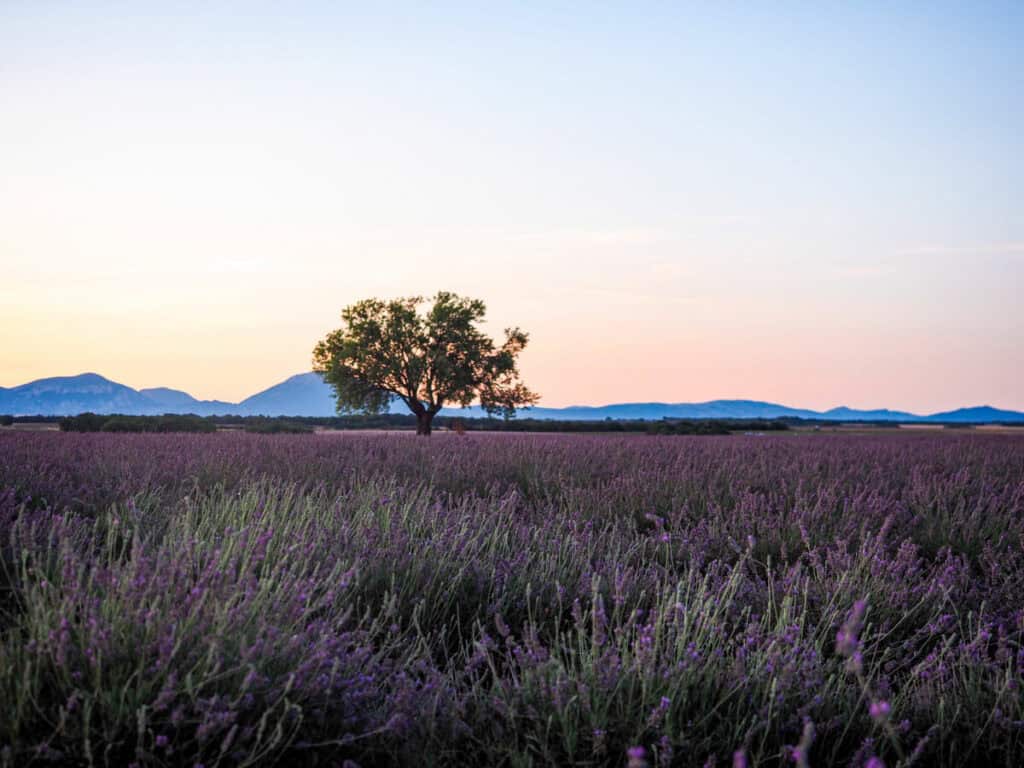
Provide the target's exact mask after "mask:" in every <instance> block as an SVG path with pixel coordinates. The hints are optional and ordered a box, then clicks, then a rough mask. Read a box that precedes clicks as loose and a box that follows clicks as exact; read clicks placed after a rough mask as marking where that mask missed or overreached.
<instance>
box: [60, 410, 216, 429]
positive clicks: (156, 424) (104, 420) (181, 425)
mask: <svg viewBox="0 0 1024 768" xmlns="http://www.w3.org/2000/svg"><path fill="white" fill-rule="evenodd" d="M58 423H59V424H60V431H61V432H216V431H217V424H216V422H214V421H212V420H210V419H204V418H202V417H201V416H194V415H191V414H183V415H179V414H171V413H168V414H165V415H163V416H122V415H117V414H115V415H109V414H98V413H80V414H79V415H78V416H67V417H65V418H63V419H61V420H60V421H59V422H58Z"/></svg>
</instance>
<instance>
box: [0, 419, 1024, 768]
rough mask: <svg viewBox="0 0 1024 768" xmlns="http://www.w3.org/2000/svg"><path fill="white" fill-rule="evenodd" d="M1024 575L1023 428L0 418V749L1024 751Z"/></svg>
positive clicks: (701, 760)
mask: <svg viewBox="0 0 1024 768" xmlns="http://www.w3.org/2000/svg"><path fill="white" fill-rule="evenodd" d="M424 443H428V444H424ZM1022 594H1024V439H1021V438H1018V437H1013V436H1005V435H966V434H960V435H928V436H925V435H902V434H894V435H883V436H878V437H874V436H826V435H806V434H792V435H780V436H775V437H770V438H755V437H749V438H748V437H723V438H673V437H646V436H625V437H609V436H576V435H574V436H558V435H482V434H472V435H465V436H461V437H456V436H454V435H447V436H446V435H439V436H438V439H436V440H434V441H429V442H428V441H416V440H412V439H408V438H407V437H404V436H401V435H388V434H384V435H347V434H346V435H334V436H326V435H294V436H293V435H274V436H261V435H246V434H214V435H112V434H47V433H0V616H2V631H0V711H2V712H3V717H2V718H0V764H2V765H5V766H6V765H10V766H15V765H17V766H20V765H30V764H36V763H38V764H44V763H46V762H50V763H57V764H67V765H132V764H135V765H139V766H179V765H180V766H196V765H202V766H215V765H220V766H237V765H264V764H275V763H277V764H282V765H346V764H347V765H348V766H349V768H351V767H352V766H353V765H361V766H371V765H491V764H493V765H508V766H520V765H522V766H526V765H581V766H582V765H586V766H597V765H601V766H603V765H608V766H625V765H627V764H628V765H636V766H640V765H648V766H704V765H720V766H728V765H734V766H737V765H742V766H758V765H762V766H765V765H787V764H788V765H810V766H825V765H842V766H847V765H853V766H869V765H870V766H872V768H878V767H879V766H883V765H886V766H890V768H891V767H892V766H909V765H922V766H923V765H950V766H952V765H969V764H975V763H982V762H984V763H985V764H988V765H993V766H1000V765H1005V766H1011V765H1016V764H1019V762H1020V761H1021V757H1022V755H1024V693H1022V688H1021V685H1022V683H1024V644H1022V640H1024V607H1022V606H1024V602H1022V600H1021V595H1022Z"/></svg>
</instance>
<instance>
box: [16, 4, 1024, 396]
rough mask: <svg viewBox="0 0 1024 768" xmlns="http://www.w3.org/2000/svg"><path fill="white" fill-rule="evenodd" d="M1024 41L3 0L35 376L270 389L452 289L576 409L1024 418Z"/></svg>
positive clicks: (805, 27) (856, 14)
mask: <svg viewBox="0 0 1024 768" xmlns="http://www.w3.org/2000/svg"><path fill="white" fill-rule="evenodd" d="M212 6H216V8H213V7H212ZM371 6H372V7H374V10H373V11H369V10H368V9H369V8H370V7H371ZM826 6H827V8H826ZM1021 40H1024V3H1020V2H1007V3H1002V4H1000V3H985V2H964V3H960V4H956V5H953V4H946V3H941V2H939V3H935V2H928V3H914V2H908V3H898V4H893V3H877V4H876V3H868V2H863V3H861V2H858V3H845V4H831V3H828V4H826V3H819V2H808V3H776V2H771V3H764V4H756V3H694V4H692V5H689V4H684V3H675V2H665V3H645V2H628V3H627V2H623V3H605V2H587V3H557V2H543V3H515V4H508V5H504V6H500V5H498V4H494V3H444V2H437V3H435V2H431V3H408V4H406V3H388V4H376V3H362V2H360V3H340V2H330V3H328V2H323V3H310V2H301V3H300V2H295V3H291V2H289V3H280V2H277V3H266V4H261V3H256V2H237V3H228V2H224V3H207V2H195V3H178V2H171V1H170V0H164V1H163V2H157V3H143V2H137V1H133V2H84V1H83V2H76V3H60V2H43V1H42V0H4V2H2V3H0V386H12V385H16V384H20V383H23V382H25V381H28V380H30V379H33V378H38V377H42V376H52V375H61V374H72V373H78V372H81V371H87V370H88V371H97V372H99V373H102V374H104V375H106V376H108V377H110V378H113V379H115V380H118V381H121V382H123V383H126V384H129V385H131V386H135V387H145V386H156V385H165V386H172V387H177V388H181V389H185V390H188V391H189V392H191V393H192V394H193V395H195V396H197V397H205V398H220V399H231V400H234V399H239V398H241V397H244V396H246V395H249V394H251V393H253V392H255V391H257V390H259V389H262V388H264V387H266V386H269V385H270V384H273V383H275V382H277V381H280V380H281V379H284V378H285V377H287V376H289V375H291V374H293V373H297V372H300V371H304V370H308V369H309V367H310V353H311V349H312V346H313V344H314V343H315V342H316V341H317V340H318V339H319V338H320V337H322V336H323V335H324V334H325V333H326V332H327V331H328V330H330V329H331V328H334V327H336V326H337V325H338V313H339V311H340V309H341V307H342V306H344V305H346V304H348V303H351V302H353V301H355V300H358V299H360V298H365V297H368V296H397V295H406V294H414V293H424V294H431V293H433V292H434V291H436V290H438V289H445V290H453V291H457V292H459V293H465V294H468V295H472V296H478V297H480V298H483V299H484V300H485V301H486V302H487V303H488V307H489V317H490V325H491V327H492V328H493V330H494V331H495V332H498V331H500V329H501V328H502V327H504V326H506V325H510V324H516V325H520V326H522V327H523V328H525V329H526V330H527V331H529V332H530V333H531V336H532V340H531V344H530V347H529V348H528V349H527V351H526V352H525V354H524V358H523V362H522V367H523V371H524V374H525V377H526V380H527V382H528V383H529V384H530V385H531V386H532V387H533V388H534V389H536V390H538V391H539V392H541V393H542V395H543V404H545V405H550V406H559V405H568V404H573V403H589V404H601V403H607V402H624V401H651V400H661V401H671V402H680V401H699V400H707V399H712V398H727V397H747V398H755V399H763V400H771V401H775V402H782V403H786V404H790V405H797V406H804V407H815V408H827V407H831V406H835V405H839V404H845V405H850V406H854V407H882V406H886V407H892V408H905V409H910V410H915V411H919V412H927V411H935V410H940V409H945V408H952V407H958V406H964V405H974V404H980V403H990V404H993V405H996V406H1001V407H1007V408H1018V409H1024V384H1022V379H1024V300H1022V298H1021V292H1022V290H1021V289H1022V287H1024V45H1022V44H1021Z"/></svg>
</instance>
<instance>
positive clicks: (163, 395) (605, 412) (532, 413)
mask: <svg viewBox="0 0 1024 768" xmlns="http://www.w3.org/2000/svg"><path fill="white" fill-rule="evenodd" d="M392 410H393V411H394V412H395V413H401V412H403V408H402V407H401V406H400V405H396V406H395V407H394V408H393V409H392ZM85 411H91V412H93V413H124V414H141V415H152V414H163V413H195V414H199V415H200V416H224V415H238V416H260V415H262V416H333V415H335V411H334V398H333V396H332V393H331V388H330V387H329V386H328V385H327V384H325V383H324V382H323V381H322V380H321V378H320V376H319V375H318V374H316V373H300V374H297V375H295V376H292V377H290V378H288V379H286V380H285V381H282V382H281V383H280V384H275V385H274V386H272V387H270V388H269V389H265V390H263V391H261V392H257V393H256V394H254V395H252V396H251V397H247V398H245V399H244V400H242V401H241V402H239V403H229V402H225V401H223V400H197V399H196V398H194V397H192V395H190V394H189V393H188V392H182V391H181V390H178V389H169V388H167V387H156V388H152V389H132V388H131V387H129V386H126V385H124V384H119V383H117V382H116V381H111V380H110V379H107V378H104V377H103V376H100V375H99V374H98V373H83V374H80V375H78V376H58V377H55V378H49V379H38V380H36V381H32V382H29V383H28V384H22V385H21V386H17V387H10V388H4V387H0V414H4V413H6V414H13V415H15V416H21V415H25V416H27V415H33V416H34V415H41V416H64V415H71V414H76V413H83V412H85ZM441 413H442V415H447V416H458V415H462V416H467V417H474V416H483V415H485V414H484V413H483V412H482V411H481V409H480V408H479V407H478V406H473V407H470V408H465V409H460V408H446V409H445V410H443V411H442V412H441ZM520 413H521V414H522V415H523V416H524V417H531V418H536V419H567V420H579V421H595V420H602V419H663V418H674V419H773V418H778V417H791V418H792V417H795V418H803V419H825V420H830V421H898V422H925V423H927V422H946V423H964V424H972V423H986V422H1019V423H1024V413H1021V412H1019V411H1007V410H1001V409H998V408H993V407H992V406H988V405H982V406H976V407H972V408H960V409H958V410H955V411H946V412H943V413H933V414H929V415H924V416H922V415H919V414H914V413H908V412H906V411H891V410H887V409H882V410H856V409H853V408H847V407H845V406H841V407H839V408H833V409H831V410H828V411H814V410H810V409H807V408H790V407H788V406H785V405H778V404H776V403H765V402H761V401H759V400H711V401H709V402H706V403H615V404H612V405H602V406H588V405H572V406H568V407H566V408H540V407H537V408H527V409H523V410H522V411H520Z"/></svg>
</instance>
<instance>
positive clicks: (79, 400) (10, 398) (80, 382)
mask: <svg viewBox="0 0 1024 768" xmlns="http://www.w3.org/2000/svg"><path fill="white" fill-rule="evenodd" d="M155 407H156V405H155V403H153V402H152V401H151V400H149V399H148V398H146V397H145V395H142V394H140V393H139V392H137V391H136V390H134V389H132V388H131V387H126V386H125V385H124V384H118V383H117V382H114V381H110V380H109V379H105V378H103V377H102V376H100V375H99V374H98V373H82V374H79V375H78V376H55V377H53V378H49V379H38V380H36V381H30V382H29V383H28V384H22V385H21V386H18V387H11V388H10V389H3V390H0V413H10V414H14V415H19V414H20V415H36V414H40V415H43V416H58V415H64V414H69V413H82V412H84V411H92V412H93V413H141V414H149V413H155V411H154V408H155Z"/></svg>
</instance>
